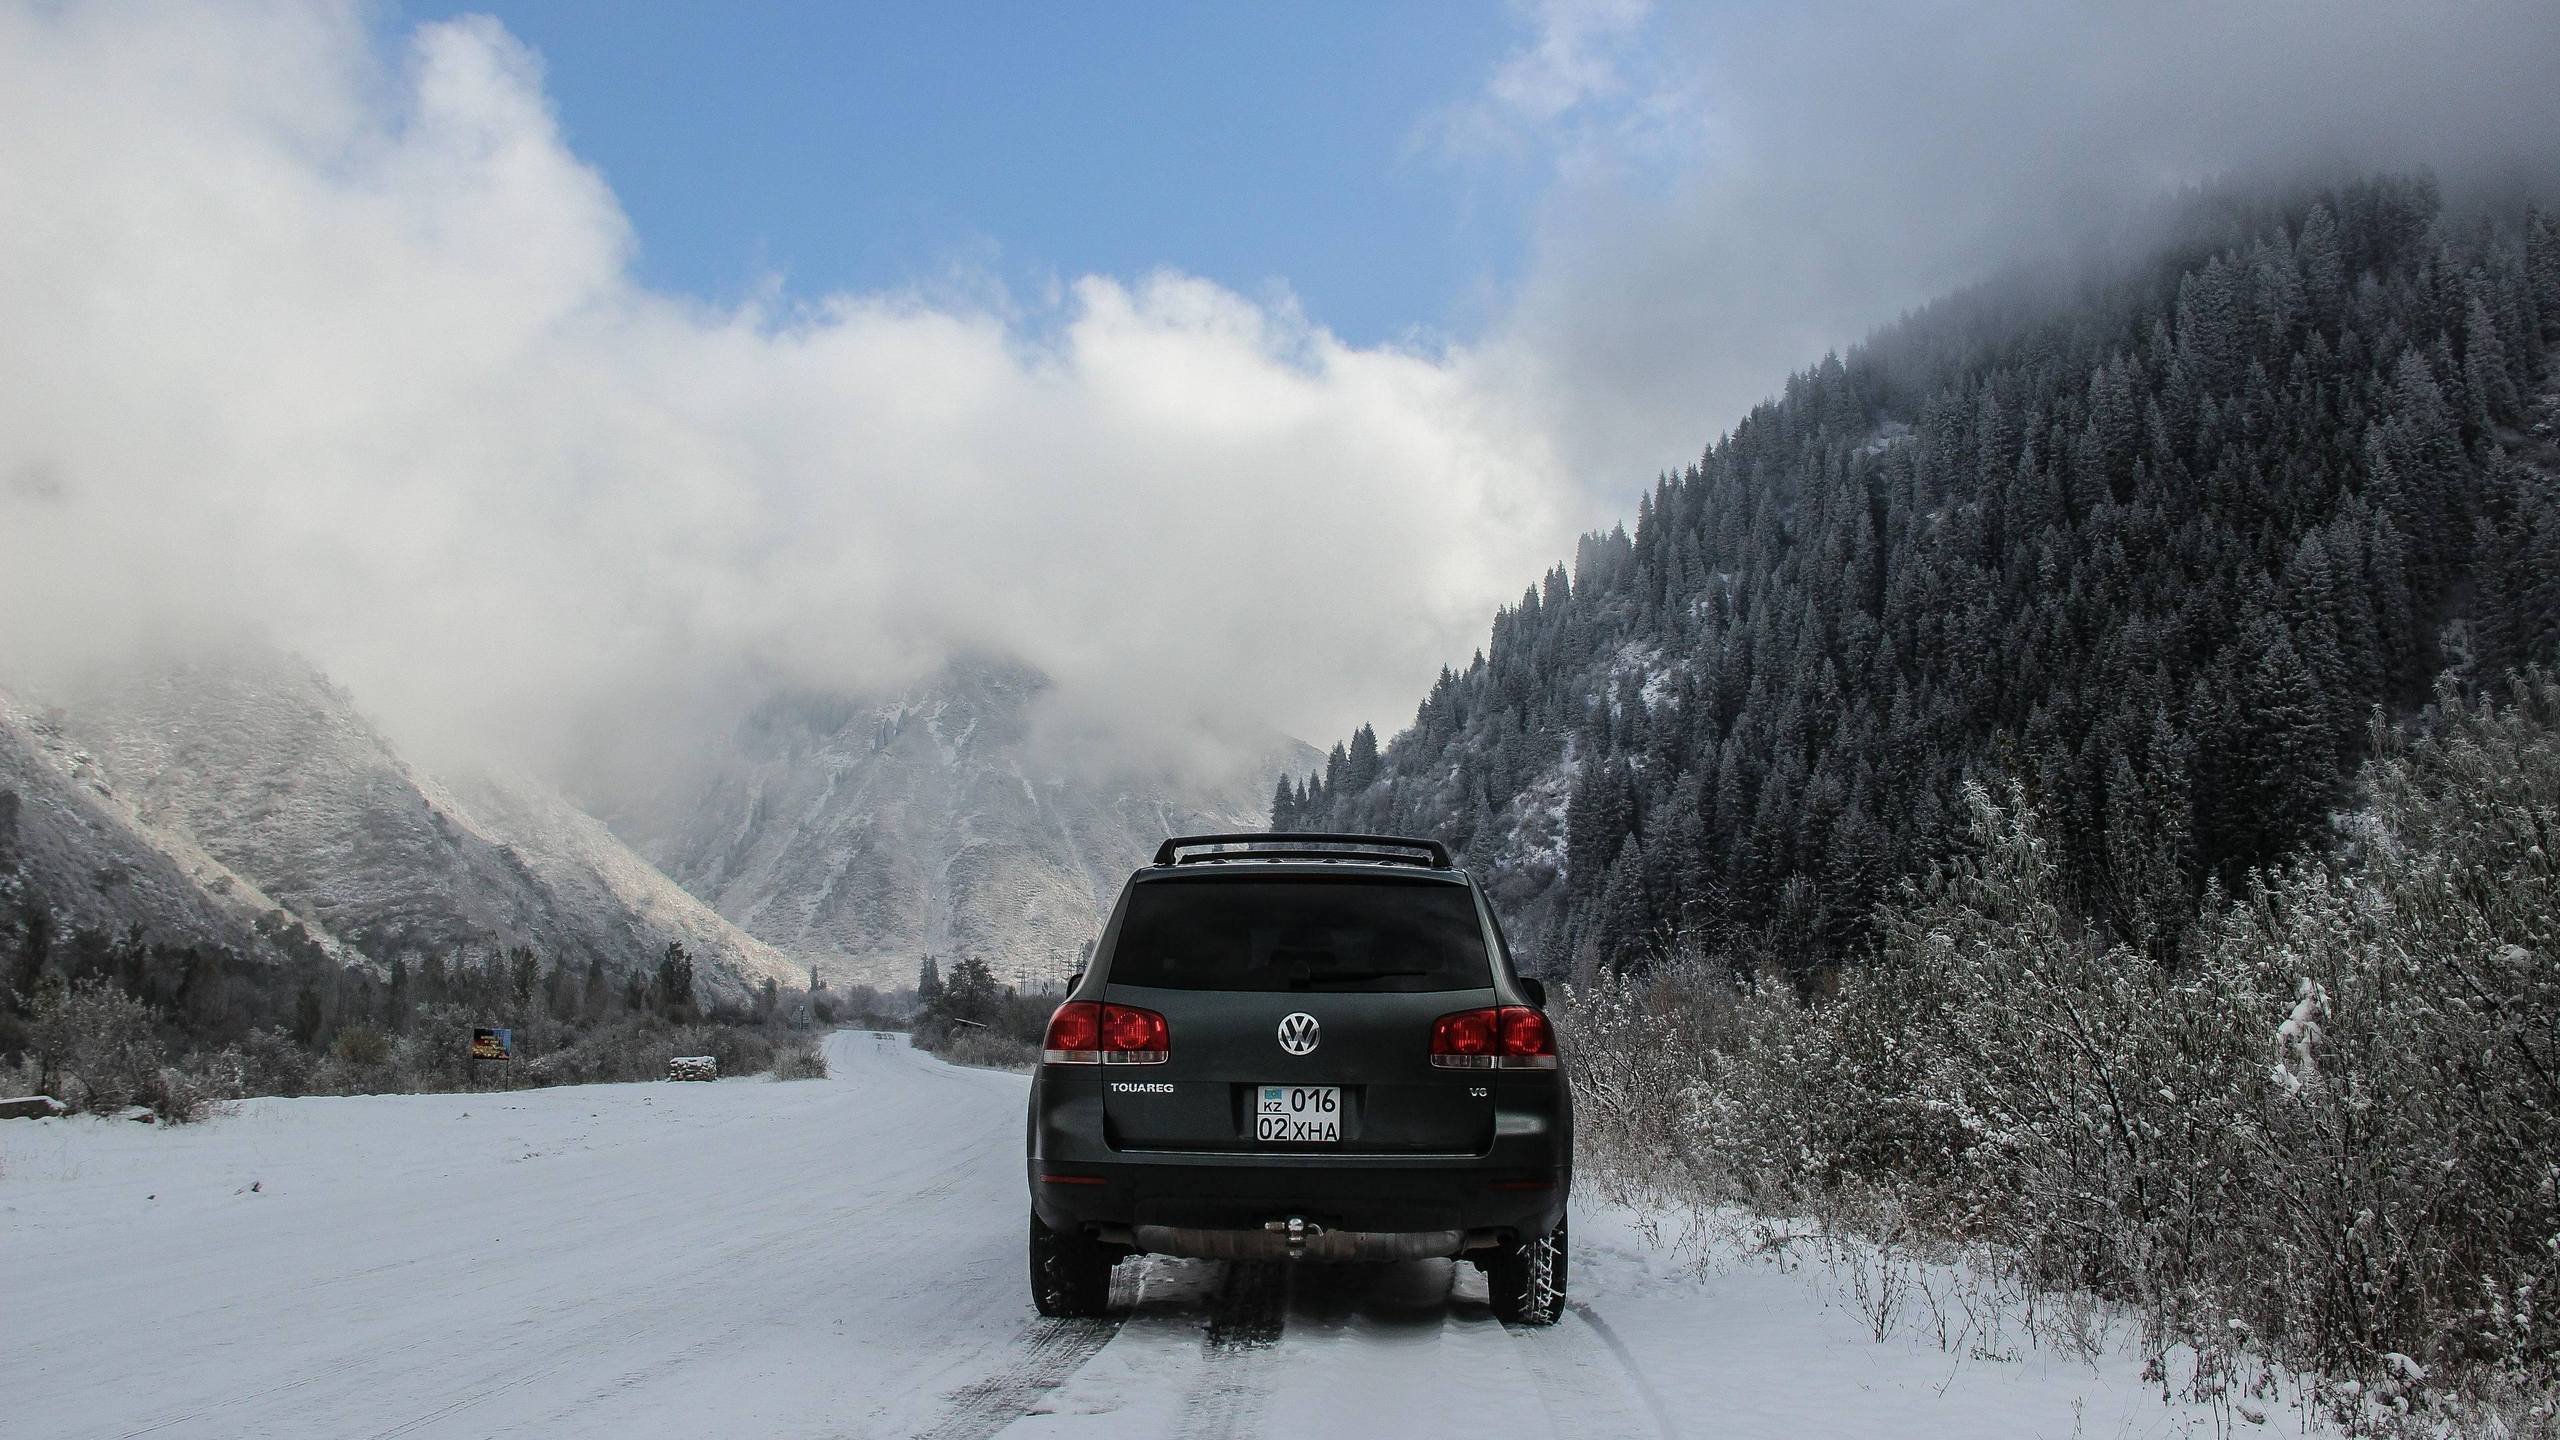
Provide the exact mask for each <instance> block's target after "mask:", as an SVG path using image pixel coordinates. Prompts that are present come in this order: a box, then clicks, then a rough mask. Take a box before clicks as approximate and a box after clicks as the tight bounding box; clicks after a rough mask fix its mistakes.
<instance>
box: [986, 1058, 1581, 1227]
mask: <svg viewBox="0 0 2560 1440" xmlns="http://www.w3.org/2000/svg"><path fill="white" fill-rule="evenodd" d="M1551 1096H1552V1092H1549V1095H1548V1096H1541V1097H1539V1098H1540V1099H1541V1100H1542V1102H1543V1104H1542V1105H1541V1106H1540V1108H1538V1109H1536V1110H1534V1111H1511V1110H1506V1111H1504V1113H1502V1114H1501V1115H1500V1116H1499V1117H1498V1123H1497V1124H1496V1125H1495V1127H1494V1135H1493V1139H1492V1141H1491V1143H1490V1144H1489V1145H1488V1146H1487V1147H1486V1149H1485V1150H1484V1151H1483V1152H1482V1153H1479V1154H1470V1155H1436V1154H1379V1153H1362V1152H1349V1151H1346V1152H1340V1153H1315V1152H1308V1151H1234V1150H1218V1151H1181V1150H1134V1149H1133V1150H1123V1149H1115V1148H1113V1147H1111V1146H1110V1145H1108V1144H1106V1143H1104V1142H1103V1141H1102V1140H1101V1138H1100V1135H1101V1132H1102V1129H1103V1127H1102V1125H1101V1123H1100V1115H1099V1112H1098V1109H1097V1110H1096V1111H1095V1112H1094V1113H1091V1114H1085V1113H1083V1111H1084V1110H1085V1108H1086V1107H1084V1106H1083V1105H1081V1104H1079V1103H1076V1101H1075V1100H1071V1099H1068V1098H1067V1097H1065V1096H1060V1095H1055V1094H1053V1095H1051V1096H1050V1097H1048V1098H1049V1099H1050V1100H1051V1101H1052V1102H1053V1103H1052V1104H1050V1105H1048V1106H1044V1105H1043V1104H1042V1097H1041V1096H1040V1095H1039V1093H1038V1092H1037V1091H1035V1092H1034V1096H1033V1101H1032V1116H1031V1125H1030V1132H1031V1133H1030V1136H1029V1139H1030V1142H1031V1143H1030V1145H1029V1150H1030V1156H1029V1160H1028V1163H1027V1167H1026V1168H1027V1172H1028V1173H1027V1176H1026V1178H1027V1179H1028V1180H1029V1182H1030V1188H1031V1204H1032V1209H1033V1210H1034V1211H1035V1212H1036V1213H1037V1214H1038V1215H1039V1217H1040V1219H1041V1222H1042V1223H1043V1224H1046V1225H1047V1226H1049V1228H1051V1229H1053V1230H1060V1231H1078V1232H1082V1233H1085V1234H1090V1235H1094V1236H1096V1237H1097V1238H1101V1239H1105V1240H1108V1241H1110V1242H1112V1243H1115V1244H1122V1245H1128V1246H1130V1247H1131V1248H1133V1249H1137V1250H1143V1251H1148V1252H1150V1253H1157V1254H1174V1255H1203V1256H1211V1257H1219V1258H1250V1257H1253V1256H1258V1255H1262V1254H1265V1253H1271V1254H1274V1255H1275V1256H1276V1255H1286V1254H1293V1253H1294V1254H1298V1255H1302V1256H1305V1257H1306V1258H1319V1259H1320V1258H1343V1259H1395V1258H1410V1257H1412V1256H1419V1255H1455V1254H1460V1253H1463V1252H1464V1251H1466V1250H1469V1249H1478V1248H1483V1247H1484V1246H1486V1245H1491V1244H1499V1243H1504V1242H1507V1241H1510V1240H1514V1239H1517V1238H1519V1237H1522V1236H1527V1235H1536V1234H1542V1233H1544V1232H1545V1231H1547V1230H1550V1229H1553V1228H1554V1227H1555V1225H1556V1223H1557V1222H1558V1221H1560V1220H1561V1219H1563V1218H1564V1210H1565V1197H1566V1192H1567V1191H1568V1190H1569V1189H1570V1188H1571V1185H1572V1182H1573V1140H1572V1129H1571V1125H1572V1121H1571V1116H1570V1112H1566V1111H1562V1110H1561V1107H1559V1106H1557V1104H1556V1101H1555V1100H1554V1099H1553V1098H1550V1097H1551ZM1061 1100H1064V1101H1066V1103H1055V1102H1058V1101H1061ZM1292 1220H1296V1221H1299V1222H1301V1227H1300V1233H1301V1235H1302V1236H1304V1235H1306V1234H1308V1233H1311V1232H1314V1233H1321V1234H1322V1235H1324V1236H1328V1237H1332V1236H1339V1237H1343V1238H1340V1239H1329V1240H1327V1241H1325V1242H1324V1244H1323V1246H1322V1247H1321V1248H1317V1247H1314V1245H1313V1242H1308V1243H1307V1244H1303V1245H1301V1246H1300V1247H1299V1248H1297V1249H1296V1250H1294V1251H1293V1250H1292V1249H1291V1248H1290V1247H1289V1246H1288V1244H1287V1240H1286V1236H1287V1233H1288V1232H1287V1229H1286V1227H1287V1225H1288V1222H1290V1221H1292ZM1273 1226H1278V1227H1281V1228H1280V1229H1277V1230H1274V1229H1271V1228H1269V1227H1273ZM1352 1237H1359V1238H1352ZM1275 1245H1276V1246H1277V1247H1278V1248H1277V1250H1276V1251H1275V1250H1272V1249H1271V1248H1270V1247H1273V1246H1275ZM1337 1249H1340V1250H1344V1251H1346V1252H1356V1253H1344V1254H1341V1255H1339V1256H1336V1255H1334V1254H1332V1253H1331V1252H1332V1251H1334V1250H1337Z"/></svg>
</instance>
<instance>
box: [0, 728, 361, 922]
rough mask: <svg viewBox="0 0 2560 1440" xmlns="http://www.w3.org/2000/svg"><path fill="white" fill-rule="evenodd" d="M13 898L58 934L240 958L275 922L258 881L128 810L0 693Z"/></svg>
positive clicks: (1, 809) (0, 814) (1, 831)
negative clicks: (196, 948) (43, 916)
mask: <svg viewBox="0 0 2560 1440" xmlns="http://www.w3.org/2000/svg"><path fill="white" fill-rule="evenodd" d="M18 891H23V892H24V894H22V895H15V896H14V898H15V899H17V900H19V901H21V902H24V901H25V900H26V899H27V898H28V897H31V896H35V895H41V896H42V897H43V906H44V908H45V910H46V911H47V912H48V916H49V920H48V923H49V924H50V925H51V926H52V927H53V928H54V930H56V931H57V932H60V933H62V934H65V935H68V934H70V933H72V932H75V931H79V930H91V931H96V932H99V933H102V934H110V935H122V934H130V933H139V934H142V935H145V936H147V937H149V938H151V939H153V940H155V941H158V942H160V943H163V944H168V945H204V946H220V947H224V948H227V949H230V950H232V951H234V952H236V953H239V954H244V955H256V954H259V953H261V952H262V951H263V950H264V949H265V948H266V946H267V945H268V944H269V941H270V936H271V934H272V933H273V932H274V931H275V930H276V928H277V927H278V925H279V923H280V922H282V921H284V919H285V916H284V912H283V910H282V907H280V906H279V905H277V903H276V902H275V901H274V900H272V899H270V898H269V897H268V896H267V895H266V894H265V893H264V892H262V891H261V890H260V889H259V888H258V887H257V886H256V885H254V884H252V883H250V882H249V881H248V880H246V879H244V878H243V877H242V876H240V875H239V874H238V873H237V872H235V871H233V870H232V869H231V868H230V867H229V866H227V865H224V864H223V863H222V862H221V861H220V860H217V859H215V858H214V857H213V856H212V855H210V854H207V853H206V852H205V851H204V850H203V848H202V847H200V846H198V845H196V844H195V843H194V842H193V841H192V840H190V839H188V838H187V837H186V836H185V835H182V834H174V833H171V832H169V831H167V830H164V829H161V828H160V827H157V826H155V825H153V824H152V823H151V822H149V821H147V820H145V819H144V818H143V817H142V816H141V815H140V814H138V813H136V812H135V810H134V807H133V806H132V805H131V804H129V803H128V802H127V800H126V798H125V796H124V795H123V794H122V793H121V792H119V791H118V790H117V789H116V788H115V786H114V785H113V784H111V783H110V781H109V779H108V777H107V775H106V773H105V771H104V770H103V769H101V768H100V766H99V764H98V761H97V758H96V757H95V756H93V755H91V754H90V753H89V752H88V751H86V750H84V749H82V748H81V747H80V746H79V745H78V744H77V743H76V742H74V741H73V740H72V739H71V738H70V737H69V736H67V735H66V734H65V733H64V731H63V728H62V726H61V724H60V722H59V721H58V720H57V719H55V718H52V717H49V716H46V715H43V714H40V713H37V712H35V711H32V710H30V709H28V708H27V707H26V706H24V705H22V704H19V703H17V702H16V701H14V700H12V699H10V698H9V697H8V696H6V695H0V899H8V898H13V895H12V892H18ZM262 922H263V927H264V929H265V930H266V931H267V932H269V933H266V934H262V933H261V928H262ZM18 923H23V921H22V920H21V921H19V922H18ZM313 938H314V939H315V940H320V941H321V942H322V943H324V944H325V943H326V942H325V939H324V938H323V937H317V936H315V937H313Z"/></svg>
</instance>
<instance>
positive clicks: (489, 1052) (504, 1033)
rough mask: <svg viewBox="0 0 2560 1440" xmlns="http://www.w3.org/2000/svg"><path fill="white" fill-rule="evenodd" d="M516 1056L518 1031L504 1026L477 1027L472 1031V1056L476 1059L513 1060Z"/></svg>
mask: <svg viewBox="0 0 2560 1440" xmlns="http://www.w3.org/2000/svg"><path fill="white" fill-rule="evenodd" d="M515 1057H516V1032H514V1031H513V1030H509V1029H506V1028H504V1027H500V1028H496V1029H486V1028H484V1029H476V1030H473V1031H472V1032H471V1058H472V1059H474V1060H512V1059H514V1058H515Z"/></svg>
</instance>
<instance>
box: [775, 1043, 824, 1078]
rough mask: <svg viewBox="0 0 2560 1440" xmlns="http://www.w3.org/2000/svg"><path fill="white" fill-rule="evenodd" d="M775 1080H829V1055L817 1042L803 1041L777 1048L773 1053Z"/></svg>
mask: <svg viewBox="0 0 2560 1440" xmlns="http://www.w3.org/2000/svg"><path fill="white" fill-rule="evenodd" d="M773 1078H774V1079H776V1080H824V1079H826V1078H827V1055H826V1051H825V1050H823V1049H821V1048H820V1047H819V1046H818V1044H817V1042H815V1041H809V1040H803V1041H799V1042H797V1043H794V1044H790V1045H783V1046H779V1047H777V1048H776V1049H775V1050H774V1052H773Z"/></svg>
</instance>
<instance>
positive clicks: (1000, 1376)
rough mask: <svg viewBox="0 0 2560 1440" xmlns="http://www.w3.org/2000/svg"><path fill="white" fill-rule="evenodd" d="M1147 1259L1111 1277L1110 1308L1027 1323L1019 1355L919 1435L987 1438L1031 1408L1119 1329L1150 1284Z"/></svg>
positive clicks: (963, 1393) (939, 1439)
mask: <svg viewBox="0 0 2560 1440" xmlns="http://www.w3.org/2000/svg"><path fill="white" fill-rule="evenodd" d="M1145 1268H1146V1267H1145V1262H1143V1261H1141V1262H1140V1263H1138V1264H1136V1265H1132V1266H1125V1267H1123V1268H1122V1269H1120V1270H1119V1271H1118V1272H1117V1273H1115V1274H1114V1275H1113V1276H1112V1277H1111V1305H1110V1309H1111V1313H1110V1314H1109V1315H1106V1316H1102V1317H1100V1318H1098V1319H1090V1320H1054V1319H1046V1318H1044V1319H1040V1320H1035V1321H1033V1322H1031V1323H1030V1324H1029V1325H1026V1326H1024V1327H1023V1328H1022V1332H1021V1334H1020V1335H1019V1336H1018V1337H1017V1338H1016V1339H1015V1341H1014V1343H1013V1344H1012V1345H1011V1346H1009V1347H1008V1349H1009V1350H1010V1351H1011V1352H1012V1353H1013V1355H1014V1358H1013V1360H1012V1361H1011V1362H1009V1363H1008V1364H1006V1365H1005V1366H1004V1368H1002V1369H1000V1370H998V1371H996V1372H995V1373H994V1374H992V1375H988V1376H985V1377H982V1378H980V1379H977V1380H973V1381H971V1382H969V1383H968V1384H966V1385H963V1386H961V1387H960V1388H959V1389H958V1390H955V1391H953V1392H952V1393H951V1395H950V1397H949V1401H948V1403H949V1405H950V1408H949V1409H948V1410H947V1411H945V1412H944V1414H943V1417H942V1418H941V1419H940V1420H939V1421H936V1422H935V1423H934V1426H933V1428H932V1429H930V1430H925V1431H922V1432H920V1435H919V1440H987V1437H989V1436H991V1435H994V1434H995V1433H996V1432H997V1431H999V1430H1002V1429H1003V1428H1005V1427H1006V1426H1008V1425H1010V1424H1012V1423H1013V1422H1014V1421H1016V1420H1019V1419H1021V1418H1022V1417H1023V1416H1025V1415H1028V1414H1030V1413H1031V1411H1032V1409H1033V1408H1034V1407H1035V1406H1036V1405H1037V1404H1038V1403H1039V1401H1040V1400H1041V1399H1042V1398H1043V1397H1045V1396H1046V1395H1048V1393H1049V1392H1050V1391H1052V1390H1055V1389H1057V1388H1058V1387H1059V1386H1061V1385H1063V1384H1065V1383H1066V1382H1067V1380H1068V1378H1069V1377H1071V1376H1073V1375H1074V1374H1075V1373H1076V1371H1078V1370H1080V1369H1083V1368H1084V1363H1085V1362H1086V1361H1088V1360H1090V1359H1092V1358H1093V1357H1094V1356H1095V1355H1096V1354H1098V1353H1100V1351H1101V1349H1102V1347H1103V1346H1105V1345H1108V1344H1110V1343H1111V1337H1112V1336H1114V1335H1117V1334H1118V1333H1120V1322H1121V1321H1122V1320H1124V1319H1126V1318H1127V1317H1128V1313H1129V1311H1130V1309H1131V1308H1132V1307H1133V1306H1135V1305H1136V1304H1137V1300H1138V1295H1139V1292H1140V1291H1141V1289H1142V1288H1143V1287H1144V1285H1145Z"/></svg>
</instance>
